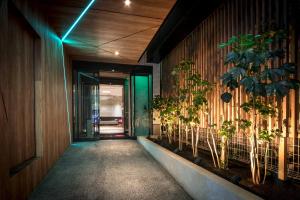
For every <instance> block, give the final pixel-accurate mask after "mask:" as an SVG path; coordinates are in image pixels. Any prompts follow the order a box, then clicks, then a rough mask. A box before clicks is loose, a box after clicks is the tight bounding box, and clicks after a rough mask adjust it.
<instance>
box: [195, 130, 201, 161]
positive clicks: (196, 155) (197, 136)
mask: <svg viewBox="0 0 300 200" xmlns="http://www.w3.org/2000/svg"><path fill="white" fill-rule="evenodd" d="M199 130H200V127H199V125H197V129H196V141H195V155H194V157H198V142H199Z"/></svg>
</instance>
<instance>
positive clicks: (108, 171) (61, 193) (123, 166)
mask: <svg viewBox="0 0 300 200" xmlns="http://www.w3.org/2000/svg"><path fill="white" fill-rule="evenodd" d="M29 199H31V200H35V199H36V200H46V199H47V200H48V199H49V200H50V199H55V200H59V199H63V200H68V199H70V200H71V199H76V200H78V199H85V200H88V199H109V200H114V199H164V200H168V199H178V200H180V199H190V197H189V196H188V195H187V194H186V193H185V191H184V190H183V189H182V188H181V187H180V186H179V185H178V184H177V183H176V181H175V180H174V179H173V178H172V177H171V176H170V175H169V174H168V173H167V172H166V171H165V170H164V169H163V168H162V167H161V166H160V165H159V164H158V163H156V161H155V160H154V159H153V158H152V157H151V156H150V155H148V154H147V153H146V152H145V151H144V150H143V149H142V147H140V146H139V144H138V143H137V142H136V141H134V140H104V141H97V142H81V143H74V144H72V145H71V147H69V148H68V149H67V151H66V152H65V153H64V155H63V156H62V157H61V159H60V160H59V161H58V162H57V163H56V165H55V166H54V167H53V168H52V169H51V171H50V173H49V174H48V175H47V177H46V178H45V179H44V180H43V182H42V183H41V184H40V185H39V186H38V187H37V188H36V190H35V191H34V192H33V193H32V194H31V196H30V198H29Z"/></svg>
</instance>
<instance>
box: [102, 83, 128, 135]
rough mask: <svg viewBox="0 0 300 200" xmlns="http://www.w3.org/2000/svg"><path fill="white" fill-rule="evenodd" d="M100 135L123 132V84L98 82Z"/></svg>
mask: <svg viewBox="0 0 300 200" xmlns="http://www.w3.org/2000/svg"><path fill="white" fill-rule="evenodd" d="M99 132H100V135H101V134H103V135H105V134H124V86H123V85H111V84H100V131H99Z"/></svg>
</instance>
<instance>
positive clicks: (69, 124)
mask: <svg viewBox="0 0 300 200" xmlns="http://www.w3.org/2000/svg"><path fill="white" fill-rule="evenodd" d="M61 51H62V58H63V71H64V86H65V95H66V107H67V115H68V116H67V118H68V129H69V136H70V144H72V134H71V123H70V112H69V98H68V86H67V74H66V66H65V53H64V45H63V44H62V43H61Z"/></svg>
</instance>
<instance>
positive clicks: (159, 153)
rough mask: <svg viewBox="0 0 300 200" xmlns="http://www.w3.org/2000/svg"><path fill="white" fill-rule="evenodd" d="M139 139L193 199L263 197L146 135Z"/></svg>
mask: <svg viewBox="0 0 300 200" xmlns="http://www.w3.org/2000/svg"><path fill="white" fill-rule="evenodd" d="M137 140H138V142H139V143H140V144H141V145H142V146H143V147H144V149H145V150H146V151H147V152H149V153H150V154H151V155H152V156H153V158H154V159H155V160H157V161H158V162H159V163H160V164H161V165H162V166H163V167H164V168H165V169H166V170H167V171H168V172H169V173H170V174H171V175H172V176H173V177H174V178H175V179H176V181H177V182H178V183H179V184H180V185H181V186H182V187H183V188H184V190H185V191H186V192H187V193H188V194H189V195H190V196H191V197H192V198H193V199H199V200H200V199H201V200H206V199H216V200H221V199H224V200H234V199H245V200H250V199H261V198H260V197H258V196H256V195H255V194H252V193H251V192H248V191H247V190H244V189H243V188H241V187H239V186H237V185H234V184H233V183H231V182H229V181H227V180H225V179H223V178H221V177H219V176H217V175H215V174H213V173H212V172H210V171H208V170H206V169H204V168H202V167H200V166H198V165H195V164H194V163H192V162H190V161H188V160H186V159H184V158H182V157H180V156H178V155H176V154H175V153H173V152H171V151H169V150H167V149H165V148H163V147H161V146H159V145H158V144H155V143H154V142H152V141H150V140H148V139H147V138H145V137H138V138H137Z"/></svg>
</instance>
